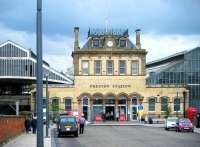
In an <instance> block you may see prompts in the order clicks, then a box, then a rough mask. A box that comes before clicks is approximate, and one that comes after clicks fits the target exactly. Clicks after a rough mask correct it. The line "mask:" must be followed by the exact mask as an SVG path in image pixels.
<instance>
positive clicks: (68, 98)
mask: <svg viewBox="0 0 200 147" xmlns="http://www.w3.org/2000/svg"><path fill="white" fill-rule="evenodd" d="M66 100H70V105H66V102H65V101H66ZM64 106H65V111H72V98H70V97H66V98H64ZM69 106H70V110H67V109H66V107H69Z"/></svg>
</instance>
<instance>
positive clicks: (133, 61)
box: [131, 60, 140, 76]
mask: <svg viewBox="0 0 200 147" xmlns="http://www.w3.org/2000/svg"><path fill="white" fill-rule="evenodd" d="M133 63H137V73H136V74H133ZM139 66H140V65H139V60H132V61H131V75H132V76H138V75H139V69H140V68H139Z"/></svg>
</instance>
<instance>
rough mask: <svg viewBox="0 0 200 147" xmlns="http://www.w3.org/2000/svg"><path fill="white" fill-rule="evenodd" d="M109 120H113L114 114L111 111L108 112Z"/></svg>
mask: <svg viewBox="0 0 200 147" xmlns="http://www.w3.org/2000/svg"><path fill="white" fill-rule="evenodd" d="M110 120H114V114H113V111H111V112H110Z"/></svg>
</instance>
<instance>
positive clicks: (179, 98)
mask: <svg viewBox="0 0 200 147" xmlns="http://www.w3.org/2000/svg"><path fill="white" fill-rule="evenodd" d="M176 99H178V100H179V104H176V105H179V110H178V111H176V110H175V100H176ZM173 103H174V112H181V99H180V98H179V97H176V98H174V100H173Z"/></svg>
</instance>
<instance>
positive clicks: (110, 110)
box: [106, 106, 115, 120]
mask: <svg viewBox="0 0 200 147" xmlns="http://www.w3.org/2000/svg"><path fill="white" fill-rule="evenodd" d="M114 114H115V107H114V106H106V120H114V119H115V118H114Z"/></svg>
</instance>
